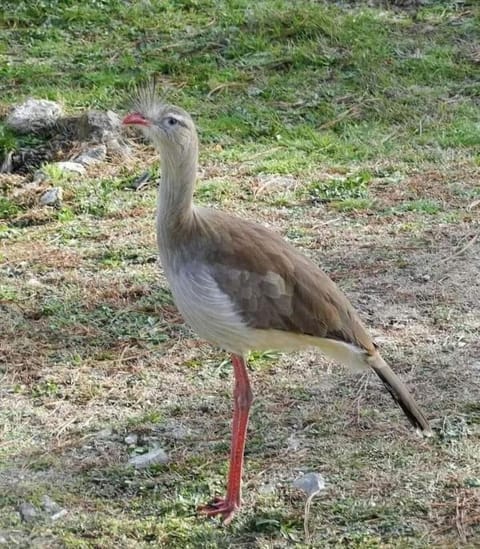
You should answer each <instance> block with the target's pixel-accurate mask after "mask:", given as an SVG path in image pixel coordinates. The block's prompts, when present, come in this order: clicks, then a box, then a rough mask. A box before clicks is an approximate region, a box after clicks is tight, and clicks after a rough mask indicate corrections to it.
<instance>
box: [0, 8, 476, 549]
mask: <svg viewBox="0 0 480 549" xmlns="http://www.w3.org/2000/svg"><path fill="white" fill-rule="evenodd" d="M347 4H348V3H345V2H338V3H337V2H310V1H307V0H300V1H297V2H287V1H281V0H264V1H262V2H256V3H255V2H249V1H247V0H206V1H200V0H165V1H164V0H162V1H160V0H151V1H149V2H126V1H123V0H108V1H107V0H89V1H88V2H83V3H82V2H80V3H79V2H74V1H73V0H48V1H47V0H39V1H36V2H27V1H15V2H13V1H11V0H5V1H4V2H3V3H2V8H3V10H2V13H0V92H1V93H0V112H1V113H2V114H3V113H6V112H7V110H8V108H9V107H10V106H11V105H12V104H15V103H19V102H21V101H22V100H23V99H25V98H27V97H38V98H47V99H54V100H57V101H60V102H61V103H62V104H63V106H64V108H65V111H66V112H67V113H69V114H79V113H80V112H82V111H84V110H85V109H89V108H99V109H114V110H116V111H118V112H123V111H124V110H126V109H128V104H129V93H130V89H131V86H132V85H133V84H137V83H139V82H141V81H142V80H146V79H149V78H152V77H155V78H156V79H157V81H158V82H159V86H160V88H161V90H162V92H164V93H165V95H166V98H167V99H168V100H169V101H172V102H175V103H178V104H180V105H181V106H183V107H184V108H186V109H187V110H189V111H190V112H192V114H193V115H194V118H195V120H196V122H197V124H198V129H199V134H200V139H201V143H202V147H201V166H202V176H201V180H200V181H199V184H198V187H197V191H196V200H197V202H198V203H200V204H203V205H207V206H213V207H221V208H222V209H225V210H228V211H230V212H232V213H235V214H237V215H240V216H242V217H245V218H252V219H257V220H259V221H261V222H263V223H265V224H268V225H269V226H270V227H272V228H274V229H276V230H277V231H280V232H281V233H282V234H283V235H284V236H285V238H286V239H287V240H289V241H290V242H291V243H292V244H294V245H295V246H297V247H298V248H300V249H301V250H302V251H303V252H304V253H305V254H307V255H308V256H309V257H311V258H312V259H313V260H314V261H316V262H317V263H321V264H322V265H323V267H324V268H325V270H326V271H327V272H328V273H330V274H331V276H332V278H334V280H335V281H337V282H339V283H340V284H341V286H342V288H344V289H345V291H346V292H347V293H348V294H349V296H350V297H351V298H352V300H353V301H354V304H355V305H356V306H357V307H358V308H359V310H360V311H361V315H362V317H363V318H364V319H365V321H366V323H367V324H368V325H369V326H372V329H373V330H374V335H375V337H376V338H378V341H379V343H380V344H381V346H382V349H384V350H385V354H386V356H388V358H389V360H391V361H392V363H394V364H395V366H396V367H397V370H398V371H399V372H400V374H401V375H403V376H404V377H405V378H406V379H407V380H408V381H409V383H410V384H411V385H412V386H413V387H415V395H416V396H417V397H418V399H419V400H421V401H422V403H423V404H424V405H425V407H426V408H427V412H428V415H429V416H430V417H432V418H433V420H434V423H435V427H436V429H437V431H438V432H439V433H440V436H439V437H438V438H437V439H435V440H433V441H431V442H424V441H421V440H419V439H418V438H416V437H415V435H414V434H413V433H412V432H411V430H410V429H409V428H408V427H407V426H406V422H404V421H403V418H401V415H400V412H399V411H398V410H397V409H396V408H395V407H394V406H392V404H391V403H390V401H389V399H388V396H386V395H384V394H383V393H382V391H381V387H380V385H379V384H377V383H376V382H373V381H372V380H365V379H363V378H362V379H361V380H358V378H355V377H353V376H350V375H349V374H345V373H343V372H340V371H338V370H337V369H335V368H333V367H331V366H327V364H326V363H325V362H322V361H321V359H320V358H318V356H315V357H314V356H313V355H312V354H311V353H309V352H305V353H302V354H300V355H295V354H293V355H282V354H280V353H276V352H268V353H252V356H251V357H250V369H251V375H252V379H253V385H254V391H255V395H256V397H257V398H256V400H255V402H254V406H253V410H252V418H251V428H250V431H249V439H248V443H247V449H246V462H247V463H246V472H245V493H244V499H245V507H244V510H243V512H242V513H241V514H240V515H239V516H238V518H237V520H236V521H235V522H234V523H233V524H232V525H231V526H230V527H228V528H222V527H219V525H218V523H217V522H216V521H214V520H206V519H204V518H201V517H198V516H197V515H196V512H195V509H196V507H197V506H198V505H199V504H200V503H204V502H205V501H207V500H208V499H209V498H210V497H211V496H212V495H214V494H217V493H221V492H222V491H223V488H224V479H225V474H226V460H225V459H226V456H227V454H228V441H229V423H228V418H229V417H230V413H231V375H232V374H231V366H230V363H229V361H228V359H227V357H226V356H225V355H224V354H222V353H221V352H219V351H218V350H217V349H214V348H212V347H211V346H209V345H207V344H204V343H202V342H199V341H198V340H197V339H195V337H194V335H193V334H192V333H191V332H190V331H189V329H188V328H187V327H185V326H184V325H183V323H182V320H181V319H180V318H179V316H178V313H177V311H176V309H175V306H174V304H173V302H172V298H171V295H170V293H169V290H168V288H167V285H166V281H165V279H164V278H163V275H162V272H161V270H160V269H159V268H158V266H157V264H156V254H157V251H156V244H155V237H154V208H155V200H156V189H155V180H156V178H157V177H158V175H159V172H160V171H161V170H160V167H159V166H158V161H156V160H155V159H154V156H153V155H152V154H150V153H149V152H146V151H145V149H144V148H142V147H137V146H136V145H135V144H134V145H133V147H134V152H135V155H136V158H135V159H124V160H120V159H115V158H113V159H110V160H109V161H108V162H105V163H103V164H101V165H99V166H96V167H95V168H93V169H92V168H88V169H87V175H86V176H78V175H77V174H75V175H65V173H63V172H59V171H58V170H57V169H56V168H55V167H54V166H52V165H51V164H48V165H46V166H44V167H43V171H44V172H45V173H46V174H47V176H48V180H47V182H46V183H42V185H44V186H50V185H51V186H59V187H61V188H62V190H63V197H64V198H63V202H62V204H61V207H59V208H58V209H54V208H44V207H41V206H40V205H39V202H38V196H39V194H40V193H41V192H42V189H43V187H40V188H39V189H37V190H32V189H31V188H30V187H29V185H28V179H25V178H24V177H20V176H15V175H6V174H2V175H0V317H1V328H0V378H1V379H2V384H1V387H0V397H1V398H2V402H4V403H5V404H4V405H2V410H1V411H0V424H1V425H2V429H1V432H2V436H1V437H0V438H1V440H0V492H1V493H2V494H3V497H2V498H0V534H1V535H4V536H7V537H8V543H10V544H11V545H12V546H35V545H37V546H42V543H43V546H48V547H50V546H51V547H56V546H62V547H72V548H74V547H75V548H94V547H107V548H109V547H122V548H123V547H126V548H128V547H132V548H133V547H135V548H137V547H151V546H155V547H172V548H177V547H178V548H182V549H183V548H190V547H191V548H196V547H206V548H216V547H220V548H223V547H248V548H250V547H252V548H258V549H267V548H268V549H270V548H273V547H275V548H277V547H278V548H283V547H298V548H303V547H305V548H306V547H310V546H312V547H357V548H362V549H367V548H368V549H371V548H385V549H386V548H393V547H395V548H407V547H408V548H409V549H410V548H427V547H437V546H438V547H457V546H461V545H462V544H463V545H464V546H467V547H470V546H471V547H474V546H477V545H478V544H479V540H480V530H479V528H480V526H479V521H478V516H479V512H478V510H479V509H480V501H479V499H478V479H479V474H478V463H479V460H480V456H479V453H478V448H479V447H480V444H479V440H478V435H479V432H478V423H479V412H478V391H479V387H480V385H479V381H478V374H477V373H476V372H477V371H478V368H477V366H478V318H477V316H478V315H476V314H475V312H476V311H478V307H479V306H480V303H479V301H478V295H480V293H479V288H478V264H477V263H478V262H476V258H477V257H480V250H479V248H478V240H476V238H475V234H476V233H477V232H478V204H477V199H478V196H479V191H478V167H479V163H480V160H479V158H480V157H479V150H480V140H479V132H478V127H479V123H480V116H479V110H478V94H479V91H480V89H479V66H478V51H477V50H478V47H477V46H476V44H478V38H479V28H480V5H478V3H477V2H474V1H471V2H468V1H467V2H454V1H447V0H439V1H437V0H430V1H426V2H423V3H422V6H420V7H419V8H418V10H417V11H412V10H410V11H409V10H404V9H396V8H394V7H393V4H394V2H385V3H382V4H383V5H382V6H380V2H378V3H373V2H368V3H367V2H351V3H350V5H347ZM372 4H378V6H376V7H375V6H372ZM44 143H47V144H48V138H45V137H32V136H18V135H16V134H14V133H13V132H11V131H10V130H8V129H6V127H5V125H4V123H3V122H2V121H0V150H2V151H3V152H4V153H5V152H8V151H12V150H18V149H25V148H30V147H36V146H38V145H40V144H44ZM68 153H69V151H65V155H66V156H68ZM1 156H3V155H2V153H1V152H0V157H1ZM146 169H149V170H150V172H151V181H150V182H149V183H148V184H147V185H146V186H145V187H144V188H142V189H141V190H139V191H135V190H134V189H133V188H132V183H133V182H134V181H135V179H136V178H137V177H138V175H139V174H140V173H142V172H143V171H145V170H146ZM132 433H135V434H137V435H138V443H137V444H136V445H135V446H132V445H128V444H127V443H125V437H126V436H128V435H129V434H132ZM157 444H158V445H160V446H162V447H163V448H165V450H166V451H167V452H168V453H169V455H170V456H171V461H170V463H168V464H167V465H163V466H154V467H152V468H150V469H148V470H144V471H135V470H133V469H132V468H131V466H129V465H128V458H129V457H130V456H131V455H132V454H133V453H136V452H145V451H148V450H149V449H150V448H152V447H154V446H155V445H157ZM305 471H319V472H322V474H324V476H325V477H326V480H327V490H326V491H325V492H324V493H322V494H321V495H320V496H319V497H318V498H316V499H314V501H313V505H312V509H311V514H312V516H311V520H310V523H311V524H312V525H313V527H312V528H313V530H312V536H313V537H312V540H313V541H312V544H311V545H309V544H308V543H306V540H305V536H304V532H303V507H304V498H303V496H302V495H301V494H299V493H298V492H297V491H296V490H294V489H293V487H292V481H293V479H294V478H295V477H296V476H297V475H298V474H299V473H300V472H305ZM44 494H49V495H50V496H51V497H52V498H53V499H54V500H56V501H58V503H59V504H61V505H62V506H64V507H65V508H66V509H67V510H68V511H69V514H68V515H67V516H66V517H64V518H62V519H60V520H58V521H56V522H52V521H51V520H50V519H49V518H48V517H47V516H46V515H45V514H41V516H39V518H38V520H36V521H35V522H33V523H31V524H27V523H23V522H22V521H21V520H20V517H19V514H18V512H17V507H18V505H19V504H20V503H21V502H23V501H31V502H33V503H34V504H35V505H36V506H37V507H40V506H41V498H42V496H43V495H44Z"/></svg>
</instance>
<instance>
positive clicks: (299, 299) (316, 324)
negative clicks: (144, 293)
mask: <svg viewBox="0 0 480 549" xmlns="http://www.w3.org/2000/svg"><path fill="white" fill-rule="evenodd" d="M202 217H203V220H202ZM197 230H199V232H200V233H201V234H202V237H203V238H205V239H207V240H208V245H204V246H202V247H203V249H204V250H205V254H206V257H205V259H206V262H207V264H208V265H209V266H210V269H211V270H210V272H211V275H212V276H213V278H214V279H215V281H216V282H217V284H218V285H219V287H220V288H221V289H222V291H223V292H225V293H226V294H227V295H229V297H230V298H231V299H232V301H233V302H234V303H235V305H236V307H237V308H238V311H239V312H240V313H241V315H242V316H243V318H244V320H245V322H247V323H248V325H249V326H251V327H253V328H258V329H276V330H285V331H290V332H295V333H301V334H307V335H311V336H316V337H323V338H330V339H335V340H340V341H345V342H348V343H353V344H355V345H357V346H359V347H360V348H363V349H365V350H367V351H368V352H369V353H373V352H375V346H374V344H373V342H372V340H371V338H370V336H369V335H368V333H367V332H366V330H365V328H364V327H363V325H362V323H361V321H360V319H359V318H358V316H357V314H356V312H355V311H354V309H353V307H352V306H351V305H350V303H349V301H348V300H347V298H346V297H345V296H344V294H343V293H342V292H341V291H340V290H339V288H338V287H337V286H336V284H335V283H334V282H333V281H332V280H330V278H329V277H328V276H327V275H326V274H325V273H324V272H323V271H321V270H320V269H319V268H318V267H317V266H316V265H314V264H313V263H312V262H311V261H310V260H309V259H307V258H306V257H305V256H303V255H301V254H300V253H299V252H297V250H296V249H295V248H294V247H293V246H291V245H289V244H288V243H287V242H285V241H284V240H283V239H282V238H281V237H280V236H279V235H277V234H275V233H273V232H271V231H269V230H267V229H265V228H264V227H262V226H261V225H257V224H255V223H250V222H248V221H244V220H241V219H237V218H232V217H231V216H228V215H226V214H223V213H222V212H216V211H213V210H202V215H201V216H199V217H198V224H197ZM198 236H200V235H199V234H197V237H198ZM203 238H200V240H203ZM197 242H198V240H197Z"/></svg>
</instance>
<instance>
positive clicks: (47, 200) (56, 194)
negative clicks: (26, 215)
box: [40, 187, 63, 206]
mask: <svg viewBox="0 0 480 549" xmlns="http://www.w3.org/2000/svg"><path fill="white" fill-rule="evenodd" d="M62 196H63V190H62V189H61V188H60V187H52V188H51V189H48V190H46V191H45V192H44V193H43V194H42V196H41V197H40V203H41V204H43V206H59V205H60V204H61V202H62Z"/></svg>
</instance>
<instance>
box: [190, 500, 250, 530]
mask: <svg viewBox="0 0 480 549" xmlns="http://www.w3.org/2000/svg"><path fill="white" fill-rule="evenodd" d="M239 507H240V506H239V505H238V504H237V503H236V502H234V501H230V500H229V499H227V498H220V497H216V498H215V499H214V500H213V501H212V502H211V503H207V505H202V506H201V507H199V508H198V512H199V513H202V514H204V515H206V516H207V517H214V516H215V515H222V517H223V523H224V524H230V522H232V519H233V517H234V515H235V513H236V512H237V511H238V509H239Z"/></svg>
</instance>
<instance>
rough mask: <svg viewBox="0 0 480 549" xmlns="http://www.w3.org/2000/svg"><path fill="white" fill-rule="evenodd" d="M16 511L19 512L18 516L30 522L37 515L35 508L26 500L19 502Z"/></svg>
mask: <svg viewBox="0 0 480 549" xmlns="http://www.w3.org/2000/svg"><path fill="white" fill-rule="evenodd" d="M18 512H19V513H20V517H21V519H22V520H23V521H24V522H32V521H34V520H35V519H36V518H37V516H38V513H37V509H36V508H35V507H34V506H33V505H32V504H31V503H29V502H28V501H25V502H23V503H21V504H20V506H19V507H18Z"/></svg>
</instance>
